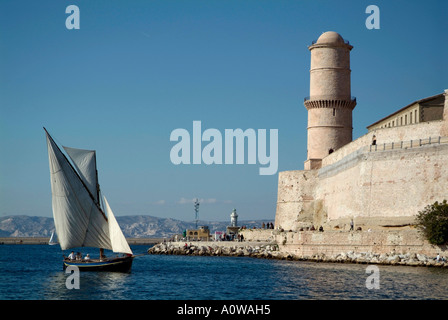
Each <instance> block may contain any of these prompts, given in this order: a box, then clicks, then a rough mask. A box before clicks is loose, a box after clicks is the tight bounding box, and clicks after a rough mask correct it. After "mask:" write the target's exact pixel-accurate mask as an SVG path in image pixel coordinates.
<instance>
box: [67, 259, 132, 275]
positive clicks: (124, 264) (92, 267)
mask: <svg viewBox="0 0 448 320" xmlns="http://www.w3.org/2000/svg"><path fill="white" fill-rule="evenodd" d="M133 259H134V257H133V256H130V257H123V258H115V259H108V260H105V261H88V262H86V261H70V260H67V259H66V260H64V261H63V268H64V270H65V269H66V268H67V267H69V266H76V267H78V269H79V271H109V272H130V271H131V268H132V261H133Z"/></svg>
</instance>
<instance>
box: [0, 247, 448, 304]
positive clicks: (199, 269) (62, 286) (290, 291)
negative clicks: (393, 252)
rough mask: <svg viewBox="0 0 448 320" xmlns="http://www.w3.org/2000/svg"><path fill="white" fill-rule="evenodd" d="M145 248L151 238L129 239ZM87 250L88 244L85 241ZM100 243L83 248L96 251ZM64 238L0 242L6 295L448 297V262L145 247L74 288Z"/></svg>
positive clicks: (1, 294)
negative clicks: (371, 284)
mask: <svg viewBox="0 0 448 320" xmlns="http://www.w3.org/2000/svg"><path fill="white" fill-rule="evenodd" d="M131 248H132V250H133V251H134V254H136V255H138V254H144V253H146V250H147V249H148V246H131ZM84 250H86V249H84ZM96 251H97V250H93V251H84V252H83V255H85V254H86V253H90V254H91V255H92V256H95V255H97V252H96ZM63 253H64V254H65V255H68V253H69V252H68V251H66V252H62V251H61V250H60V247H59V246H58V245H55V246H49V245H5V244H4V245H0V299H1V300H111V299H113V300H315V299H322V300H329V299H337V300H342V299H344V300H345V299H369V300H371V299H378V300H379V299H381V300H383V299H406V300H408V299H419V300H420V299H447V298H448V289H447V288H448V270H447V269H441V268H434V267H405V266H378V271H379V278H378V280H379V288H378V289H375V288H371V289H369V288H368V285H366V284H367V279H368V277H369V275H370V272H366V268H367V267H368V265H365V264H339V263H320V262H319V263H316V262H303V261H285V260H268V259H257V258H247V257H201V256H177V255H176V256H170V255H141V256H139V257H136V258H135V259H134V262H133V267H132V271H131V272H130V273H115V272H81V273H80V279H79V280H80V282H79V284H80V285H79V289H69V288H68V287H67V285H66V281H67V277H69V276H70V275H71V274H70V273H66V272H64V271H63V269H62V254H63Z"/></svg>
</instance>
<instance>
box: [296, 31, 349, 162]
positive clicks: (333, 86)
mask: <svg viewBox="0 0 448 320" xmlns="http://www.w3.org/2000/svg"><path fill="white" fill-rule="evenodd" d="M352 48H353V46H351V45H350V44H349V42H348V41H345V40H344V39H343V38H342V37H341V35H339V34H338V33H337V32H334V31H328V32H325V33H323V34H322V35H321V36H320V37H319V38H318V39H317V41H315V42H313V43H312V44H311V46H309V47H308V49H309V50H310V52H311V68H310V95H309V97H306V98H305V101H304V105H305V107H306V109H307V110H308V128H307V131H308V142H307V148H308V151H307V160H306V161H305V164H304V167H305V170H312V169H319V168H321V166H322V159H323V158H325V157H326V156H328V155H329V154H331V153H332V152H334V151H336V150H337V149H339V148H341V147H342V146H344V145H346V144H347V143H349V142H351V141H352V131H353V127H352V111H353V109H354V108H355V106H356V98H354V97H352V96H351V88H350V73H351V70H350V51H351V50H352Z"/></svg>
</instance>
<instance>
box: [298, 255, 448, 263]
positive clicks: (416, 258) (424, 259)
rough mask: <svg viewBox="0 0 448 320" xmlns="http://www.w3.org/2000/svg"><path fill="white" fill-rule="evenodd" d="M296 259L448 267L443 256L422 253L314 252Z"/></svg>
mask: <svg viewBox="0 0 448 320" xmlns="http://www.w3.org/2000/svg"><path fill="white" fill-rule="evenodd" d="M298 260H307V261H317V262H342V263H359V264H381V265H403V266H428V267H448V261H447V259H446V258H445V257H439V258H438V259H437V257H429V256H426V255H424V254H418V253H417V254H415V253H406V254H399V253H396V252H390V253H383V254H376V253H371V252H360V253H357V252H354V251H348V252H341V253H340V254H337V255H335V256H327V255H325V254H315V255H313V256H310V257H300V258H298Z"/></svg>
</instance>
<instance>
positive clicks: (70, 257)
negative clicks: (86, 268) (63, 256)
mask: <svg viewBox="0 0 448 320" xmlns="http://www.w3.org/2000/svg"><path fill="white" fill-rule="evenodd" d="M68 258H69V259H70V260H75V259H76V257H75V252H74V251H72V252H70V254H69V255H68Z"/></svg>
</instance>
